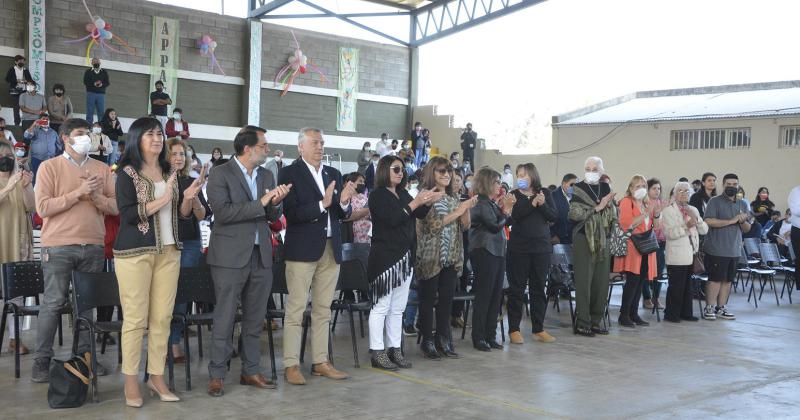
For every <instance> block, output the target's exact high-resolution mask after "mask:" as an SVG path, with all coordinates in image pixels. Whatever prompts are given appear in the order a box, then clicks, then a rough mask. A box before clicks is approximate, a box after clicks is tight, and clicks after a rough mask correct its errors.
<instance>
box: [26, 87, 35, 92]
mask: <svg viewBox="0 0 800 420" xmlns="http://www.w3.org/2000/svg"><path fill="white" fill-rule="evenodd" d="M25 90H27V91H28V92H33V91H34V90H36V87H34V86H30V85H29V86H25Z"/></svg>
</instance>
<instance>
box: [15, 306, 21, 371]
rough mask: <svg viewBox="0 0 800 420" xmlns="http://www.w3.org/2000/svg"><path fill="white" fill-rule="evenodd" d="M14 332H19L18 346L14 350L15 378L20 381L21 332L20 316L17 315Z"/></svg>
mask: <svg viewBox="0 0 800 420" xmlns="http://www.w3.org/2000/svg"><path fill="white" fill-rule="evenodd" d="M14 331H16V332H17V345H16V346H15V348H14V377H15V378H17V379H19V348H20V347H22V346H21V341H20V340H19V336H20V335H21V334H20V330H19V315H17V314H16V313H15V314H14Z"/></svg>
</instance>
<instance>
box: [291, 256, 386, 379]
mask: <svg viewBox="0 0 800 420" xmlns="http://www.w3.org/2000/svg"><path fill="white" fill-rule="evenodd" d="M355 245H358V244H355ZM337 289H339V290H353V291H355V292H359V293H361V294H363V295H364V296H369V281H368V280H367V270H366V267H365V266H364V265H363V264H362V263H361V259H359V258H358V257H357V255H356V253H349V252H348V251H347V250H346V248H345V249H342V264H341V266H340V267H339V284H338V286H337ZM370 309H372V302H371V301H370V300H362V301H352V300H334V301H333V302H332V303H331V310H332V311H338V310H343V311H347V313H348V314H350V338H351V340H352V343H353V360H354V362H355V367H356V368H358V367H360V366H359V363H358V344H357V343H356V325H355V313H356V312H358V313H359V314H363V313H365V312H368V311H369V310H370ZM307 330H308V329H307V327H306V328H304V329H303V336H304V337H305V335H306V333H307ZM303 341H305V340H303ZM328 342H329V343H330V342H331V340H328ZM329 351H330V352H331V353H332V348H331V349H329ZM301 353H302V352H301Z"/></svg>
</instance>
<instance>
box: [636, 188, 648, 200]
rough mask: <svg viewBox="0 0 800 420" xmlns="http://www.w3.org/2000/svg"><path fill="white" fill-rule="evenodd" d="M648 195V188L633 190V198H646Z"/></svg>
mask: <svg viewBox="0 0 800 420" xmlns="http://www.w3.org/2000/svg"><path fill="white" fill-rule="evenodd" d="M646 196H647V189H646V188H639V189H638V190H636V191H634V192H633V198H635V199H637V200H644V198H645V197H646Z"/></svg>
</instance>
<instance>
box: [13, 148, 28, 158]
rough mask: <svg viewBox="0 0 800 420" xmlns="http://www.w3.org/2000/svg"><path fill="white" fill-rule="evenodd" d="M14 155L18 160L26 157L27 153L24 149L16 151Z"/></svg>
mask: <svg viewBox="0 0 800 420" xmlns="http://www.w3.org/2000/svg"><path fill="white" fill-rule="evenodd" d="M14 154H15V155H16V156H17V157H18V158H21V157H25V151H24V150H22V149H19V150H16V151H15V152H14Z"/></svg>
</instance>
